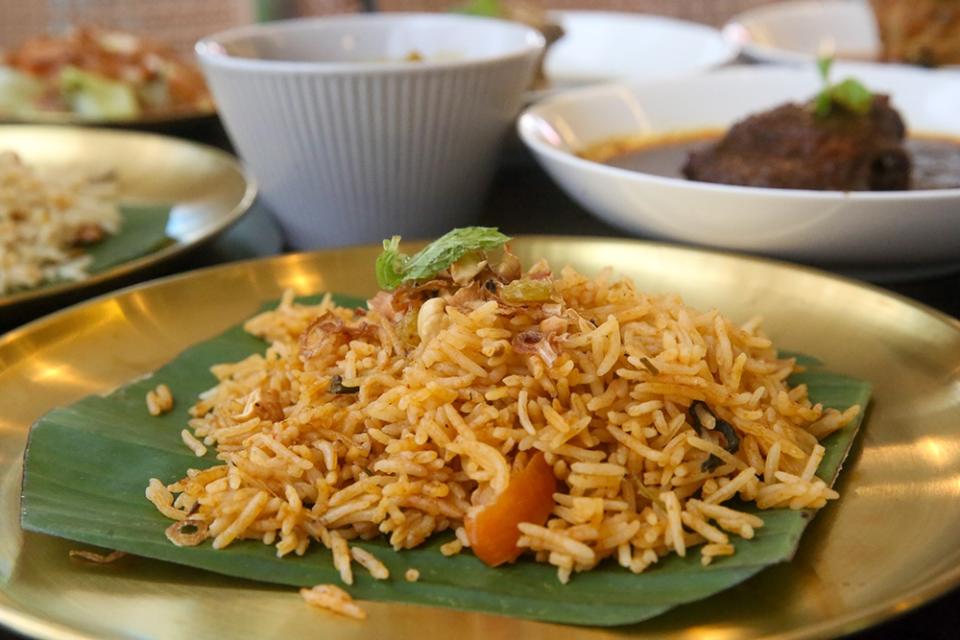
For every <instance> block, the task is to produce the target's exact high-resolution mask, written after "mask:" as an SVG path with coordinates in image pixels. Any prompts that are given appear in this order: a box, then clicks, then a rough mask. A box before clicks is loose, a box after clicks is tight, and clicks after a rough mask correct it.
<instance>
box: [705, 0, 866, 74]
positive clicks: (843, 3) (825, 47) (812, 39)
mask: <svg viewBox="0 0 960 640" xmlns="http://www.w3.org/2000/svg"><path fill="white" fill-rule="evenodd" d="M723 36H724V38H725V39H726V40H727V42H729V43H731V44H733V45H736V46H739V47H742V50H743V54H744V55H745V56H747V57H749V58H751V59H753V60H758V61H761V62H777V63H797V62H810V61H812V60H815V59H816V58H817V57H818V56H821V55H825V54H832V55H834V56H835V57H837V58H850V59H854V60H876V59H877V57H878V56H879V55H880V37H879V36H878V35H877V23H876V20H874V17H873V11H872V9H871V8H870V5H869V4H868V3H867V2H866V1H865V0H788V1H786V2H774V3H772V4H767V5H763V6H760V7H756V8H753V9H749V10H747V11H744V12H743V13H741V14H739V15H737V16H735V17H734V18H733V19H731V20H730V22H728V23H727V24H726V25H725V26H724V27H723Z"/></svg>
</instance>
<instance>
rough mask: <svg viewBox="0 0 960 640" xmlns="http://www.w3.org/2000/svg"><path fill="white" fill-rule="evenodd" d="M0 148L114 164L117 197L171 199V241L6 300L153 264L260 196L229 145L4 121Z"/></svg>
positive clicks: (39, 157) (217, 228)
mask: <svg viewBox="0 0 960 640" xmlns="http://www.w3.org/2000/svg"><path fill="white" fill-rule="evenodd" d="M0 151H15V152H17V153H18V154H20V156H21V157H22V158H23V159H24V160H25V161H26V162H28V163H30V164H33V165H35V166H38V167H44V168H48V167H53V168H56V167H67V166H69V167H89V168H90V170H91V171H93V172H97V171H105V170H111V169H112V170H115V171H116V172H117V173H118V175H119V186H120V198H121V200H122V201H123V202H128V203H158V204H160V203H162V204H171V205H173V208H172V209H171V211H170V221H169V223H168V224H167V235H168V236H170V238H171V239H172V240H173V241H174V242H173V243H171V244H170V245H168V246H166V247H164V248H162V249H160V250H158V251H154V252H153V253H150V254H148V255H146V256H143V257H141V258H138V259H136V260H131V261H129V262H125V263H123V264H120V265H117V266H115V267H113V268H111V269H108V270H106V271H102V272H100V273H95V274H92V275H91V276H90V277H89V278H87V279H86V280H83V281H80V282H66V283H62V284H57V285H52V286H45V287H39V288H36V289H29V290H26V291H21V292H18V293H14V294H10V295H0V312H2V311H3V309H4V308H6V307H12V306H14V305H19V304H22V303H28V302H30V301H34V300H38V299H41V298H47V297H52V296H56V295H60V294H64V293H68V292H73V291H78V290H80V289H84V288H88V287H93V286H96V285H98V284H100V283H102V282H105V281H107V280H111V279H114V278H119V277H122V276H125V275H128V274H130V273H133V272H134V271H137V270H140V269H144V268H148V267H151V266H153V265H155V264H157V263H159V262H161V261H163V260H166V259H168V258H172V257H173V256H175V255H177V254H179V253H181V252H183V251H186V250H187V249H189V248H191V247H193V246H196V245H197V244H199V243H202V242H204V241H206V240H209V239H211V238H213V237H214V236H215V235H217V234H218V233H220V232H222V231H224V230H225V229H226V228H227V227H229V226H230V225H231V224H233V223H234V222H236V221H237V220H238V219H239V218H240V216H242V215H243V214H244V213H246V211H247V209H249V207H250V205H251V204H252V203H253V199H254V197H255V196H256V192H257V190H256V187H255V186H254V184H253V181H252V180H251V179H249V178H247V177H246V176H245V175H244V172H243V170H242V169H241V168H240V165H239V163H238V162H237V161H236V159H235V158H234V157H233V156H231V155H230V154H228V153H225V152H223V151H220V150H218V149H214V148H212V147H207V146H205V145H201V144H197V143H195V142H188V141H186V140H180V139H177V138H168V137H164V136H159V135H154V134H149V133H141V132H135V131H116V130H111V129H94V128H88V127H82V128H81V127H65V126H64V127H61V126H31V125H6V126H0Z"/></svg>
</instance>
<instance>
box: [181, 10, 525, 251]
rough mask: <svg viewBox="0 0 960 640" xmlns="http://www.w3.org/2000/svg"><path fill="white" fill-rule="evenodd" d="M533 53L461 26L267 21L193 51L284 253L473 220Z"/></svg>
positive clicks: (514, 40) (483, 29)
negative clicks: (273, 218) (274, 220)
mask: <svg viewBox="0 0 960 640" xmlns="http://www.w3.org/2000/svg"><path fill="white" fill-rule="evenodd" d="M543 46H544V39H543V36H542V35H541V34H540V33H539V32H537V31H536V30H534V29H531V28H529V27H526V26H523V25H520V24H517V23H511V22H506V21H502V20H494V19H489V18H480V17H473V16H460V15H435V14H396V15H390V14H383V15H353V16H338V17H330V18H316V19H309V20H298V21H285V22H273V23H268V24H263V25H256V26H251V27H243V28H238V29H234V30H230V31H226V32H223V33H219V34H216V35H213V36H210V37H208V38H205V39H204V40H202V41H201V42H200V43H198V45H197V52H198V54H199V56H200V60H201V63H202V65H203V68H204V71H205V72H206V74H207V79H208V81H209V83H210V87H211V89H212V91H213V94H214V97H215V99H216V101H217V104H218V106H219V109H220V113H221V116H222V117H223V120H224V123H225V125H226V128H227V131H228V133H229V135H230V138H231V141H232V142H233V143H234V145H235V146H236V148H237V150H238V151H239V153H240V156H241V157H242V158H243V159H244V161H245V162H246V163H247V165H248V166H249V167H250V169H251V171H252V172H253V174H254V176H255V177H256V178H257V180H258V182H259V184H260V187H261V189H262V193H263V198H264V200H265V201H266V203H267V204H268V205H269V206H270V207H271V208H272V210H273V211H274V212H275V213H276V214H277V217H278V219H279V221H280V224H281V226H282V227H283V228H284V231H285V234H286V238H287V242H288V243H289V244H290V246H292V247H293V248H297V249H305V248H315V247H322V246H333V245H343V244H351V243H359V242H371V241H378V240H381V239H382V238H384V237H389V236H390V235H392V234H401V235H403V236H406V237H428V236H434V235H439V234H440V233H442V232H443V231H445V230H447V229H450V228H451V227H456V226H462V225H464V224H467V223H469V222H470V221H472V220H474V219H475V216H476V215H477V214H478V212H479V209H480V206H481V204H482V202H483V197H484V195H485V193H486V191H487V187H488V186H489V184H490V179H491V177H492V175H493V171H494V169H495V167H496V161H497V152H498V150H499V147H500V143H501V140H502V138H503V135H504V134H505V133H506V132H507V131H508V130H509V128H510V124H511V123H512V122H513V120H514V118H515V117H516V114H517V112H518V111H519V109H520V104H521V100H522V98H523V94H524V91H525V90H526V88H527V86H528V85H529V83H530V81H531V79H532V78H533V73H534V65H535V63H536V61H537V59H538V57H539V55H540V54H541V52H542V50H543Z"/></svg>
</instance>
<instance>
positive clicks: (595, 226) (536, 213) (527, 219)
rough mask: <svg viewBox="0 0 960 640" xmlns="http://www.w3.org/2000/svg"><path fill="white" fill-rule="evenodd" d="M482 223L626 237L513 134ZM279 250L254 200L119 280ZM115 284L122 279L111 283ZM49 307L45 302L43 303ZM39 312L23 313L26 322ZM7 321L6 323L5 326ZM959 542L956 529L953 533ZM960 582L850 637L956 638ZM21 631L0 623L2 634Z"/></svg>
mask: <svg viewBox="0 0 960 640" xmlns="http://www.w3.org/2000/svg"><path fill="white" fill-rule="evenodd" d="M184 137H190V138H192V139H196V140H200V141H201V142H206V143H209V144H213V145H216V146H219V147H222V148H226V149H229V142H228V141H227V139H226V136H225V135H224V133H223V131H222V129H220V128H219V127H218V126H217V125H212V126H211V128H208V129H204V130H199V131H196V130H195V131H190V132H187V133H185V134H184ZM479 224H484V225H490V226H498V227H500V229H501V230H502V231H504V232H505V233H507V234H510V235H519V234H533V233H536V234H542V233H545V232H546V233H550V234H562V235H573V236H584V237H588V236H609V237H624V236H625V235H626V234H624V233H623V232H622V231H620V230H618V229H616V228H614V227H611V226H609V225H606V224H605V223H603V222H600V221H599V220H597V219H596V218H594V217H592V216H591V215H590V214H589V213H587V212H586V211H585V210H584V209H583V208H581V207H580V206H579V205H577V204H576V203H574V202H573V201H572V200H570V199H569V198H568V197H567V196H566V195H564V194H563V193H562V192H561V191H560V190H559V189H558V188H557V187H556V186H555V185H554V184H553V183H552V182H551V181H550V179H549V178H548V177H547V175H546V174H545V173H544V172H543V171H542V170H541V169H539V167H537V165H536V163H535V162H534V161H533V159H532V158H531V157H530V156H529V155H527V154H526V153H525V152H524V151H523V150H522V149H521V148H520V147H519V143H518V142H517V141H513V143H512V144H508V145H507V149H506V150H505V152H504V155H503V161H502V163H501V167H500V169H499V171H498V173H497V175H496V177H495V179H494V183H493V186H492V188H491V191H490V194H489V196H488V200H487V203H486V205H485V207H484V211H483V214H482V216H481V218H480V220H479ZM283 250H284V245H283V242H282V237H281V235H280V232H279V228H278V227H277V225H276V223H275V221H274V220H273V218H272V215H271V213H270V212H269V210H267V208H266V207H265V206H264V205H263V204H262V203H259V202H258V203H257V204H255V205H254V207H253V208H252V209H251V211H250V213H249V214H248V215H247V216H245V217H244V219H243V220H241V221H240V222H238V223H237V224H236V225H235V226H234V227H232V228H231V229H230V230H228V231H227V232H226V233H224V234H223V235H222V236H220V237H219V238H218V239H217V240H215V241H214V242H213V243H211V244H210V245H208V246H206V247H203V248H202V249H200V250H197V251H195V252H193V253H191V254H188V255H187V256H184V257H182V258H180V259H178V260H175V261H172V262H170V263H167V264H165V265H163V266H162V267H161V268H160V269H159V270H155V271H153V272H151V273H149V274H141V275H139V276H135V277H134V278H132V279H128V280H127V281H125V282H123V283H122V284H131V283H133V282H136V281H139V280H143V279H146V278H148V277H156V276H159V275H165V274H169V273H177V272H182V271H187V270H190V269H195V268H199V267H203V266H209V265H213V264H221V263H225V262H230V261H233V260H242V259H249V258H255V257H260V256H267V255H273V254H276V253H280V252H282V251H283ZM115 286H119V285H115ZM881 286H883V287H884V288H886V289H889V290H890V291H893V292H895V293H898V294H900V295H903V296H907V297H909V298H912V299H915V300H919V301H920V302H923V303H925V304H927V305H930V306H931V307H934V308H936V309H939V310H940V311H943V312H945V313H947V314H949V315H951V316H953V317H960V273H954V274H947V275H942V276H939V277H935V278H928V279H923V280H914V281H902V282H896V283H881ZM41 311H49V309H41ZM35 313H37V312H33V313H28V315H21V316H18V317H17V318H16V322H17V323H23V322H26V321H28V320H30V319H32V318H31V317H30V316H31V315H35ZM4 328H10V326H9V323H8V326H6V327H4ZM958 543H960V535H958ZM958 629H960V589H957V590H954V591H953V592H951V593H949V594H947V595H946V596H944V597H942V598H940V599H938V600H937V601H935V602H933V603H930V604H927V605H925V606H924V607H922V608H920V609H917V610H915V611H911V612H909V613H907V614H905V615H903V616H901V617H899V618H897V619H895V620H892V621H890V622H887V623H885V624H882V625H879V626H877V627H874V628H872V629H869V630H866V631H863V632H860V633H858V634H854V635H852V636H850V638H852V639H855V640H890V639H894V638H896V639H903V638H910V639H917V640H947V639H950V640H954V639H956V638H958V637H960V631H958ZM14 638H18V636H16V635H13V634H11V633H10V632H6V631H4V630H3V629H2V628H0V640H13V639H14Z"/></svg>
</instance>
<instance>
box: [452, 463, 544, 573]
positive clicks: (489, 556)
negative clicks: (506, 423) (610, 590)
mask: <svg viewBox="0 0 960 640" xmlns="http://www.w3.org/2000/svg"><path fill="white" fill-rule="evenodd" d="M556 489H557V479H556V478H555V477H554V475H553V469H552V468H551V467H550V465H549V464H547V461H546V460H545V459H544V457H543V454H542V453H540V452H538V453H537V454H536V455H534V456H533V458H531V459H530V462H528V463H527V466H526V467H525V468H524V469H523V470H521V471H519V472H518V473H515V474H514V475H513V477H511V478H510V483H509V484H508V485H507V488H506V489H505V490H504V491H503V492H502V493H500V495H498V496H497V497H496V498H495V499H494V500H493V502H491V503H490V504H488V505H486V506H484V507H482V508H481V509H479V510H477V511H475V512H473V513H472V514H468V515H467V517H466V518H464V521H463V526H464V528H465V529H466V531H467V538H468V539H469V540H470V548H471V549H473V552H474V554H476V556H477V557H478V558H480V559H481V560H482V561H483V562H484V563H486V564H488V565H490V566H491V567H495V566H497V565H500V564H503V563H504V562H512V561H514V560H516V559H517V557H518V556H519V555H520V554H521V553H522V552H523V549H521V548H520V547H518V546H517V540H518V539H519V538H520V530H519V529H517V525H519V524H520V523H521V522H531V523H533V524H537V525H541V526H542V525H543V524H544V523H545V522H546V521H547V518H548V517H549V516H550V512H551V511H552V510H553V493H554V492H555V491H556Z"/></svg>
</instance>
